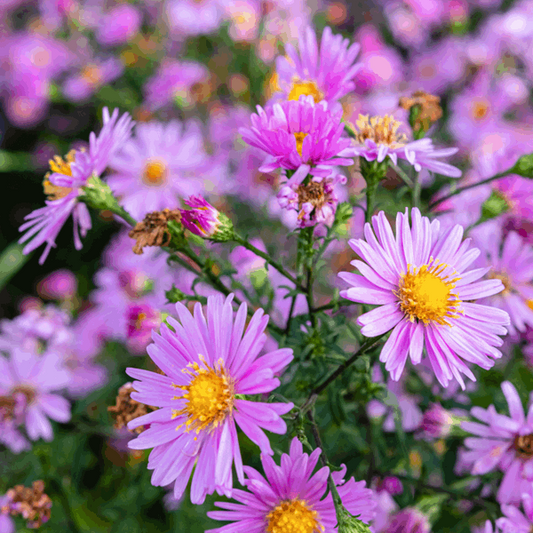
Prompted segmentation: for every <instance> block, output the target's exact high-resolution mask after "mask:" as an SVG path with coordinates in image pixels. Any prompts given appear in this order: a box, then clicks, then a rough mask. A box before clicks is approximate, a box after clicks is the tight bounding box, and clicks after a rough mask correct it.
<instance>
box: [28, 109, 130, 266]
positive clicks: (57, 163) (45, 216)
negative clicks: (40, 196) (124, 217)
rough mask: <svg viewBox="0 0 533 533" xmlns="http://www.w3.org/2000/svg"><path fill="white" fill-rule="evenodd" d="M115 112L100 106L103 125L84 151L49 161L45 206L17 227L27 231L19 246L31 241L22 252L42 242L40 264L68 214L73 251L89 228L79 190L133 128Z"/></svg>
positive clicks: (78, 247) (97, 171) (102, 168)
mask: <svg viewBox="0 0 533 533" xmlns="http://www.w3.org/2000/svg"><path fill="white" fill-rule="evenodd" d="M118 113H119V112H118V109H115V111H114V112H113V114H112V115H109V111H108V109H107V107H104V111H103V122H104V126H103V128H102V130H101V131H100V133H99V134H98V136H96V135H95V134H94V132H92V133H91V135H90V137H89V150H88V151H87V152H84V151H78V150H72V151H71V152H69V154H68V155H67V156H66V157H65V160H63V159H61V157H59V156H56V157H55V158H54V160H53V161H50V170H52V173H51V174H49V175H47V176H45V179H44V183H43V187H44V192H45V194H46V195H47V196H48V200H46V201H45V203H46V206H45V207H41V208H40V209H36V210H35V211H32V212H31V213H30V214H29V215H27V216H26V217H25V220H27V222H25V223H24V224H23V225H22V226H21V227H20V228H19V231H25V230H28V231H27V232H26V233H25V234H24V235H23V236H22V238H21V239H20V240H19V242H20V243H23V242H26V241H28V240H29V239H31V240H30V242H29V243H28V244H27V245H26V246H25V247H24V250H23V253H25V254H28V253H30V252H31V251H33V250H35V248H37V247H39V246H40V245H41V244H44V243H46V247H45V249H44V252H43V253H42V255H41V258H40V259H39V264H41V265H42V264H43V263H44V261H45V259H46V257H47V256H48V254H49V252H50V250H51V249H52V248H54V247H55V246H56V243H55V240H56V237H57V235H58V233H59V232H60V230H61V228H62V227H63V225H64V224H65V222H66V221H67V219H68V218H69V217H70V216H71V215H72V220H73V222H74V246H75V247H76V250H81V248H82V244H81V239H80V235H79V233H81V236H82V237H84V236H85V235H86V234H87V231H88V230H89V229H90V228H91V217H90V215H89V210H88V209H87V206H86V205H85V204H83V203H80V201H79V196H80V195H82V194H83V190H82V187H84V186H85V185H86V184H87V180H88V179H89V178H90V177H91V175H92V174H93V173H95V174H97V175H98V176H99V175H100V174H102V172H103V171H104V170H105V168H106V166H107V163H108V161H109V159H110V158H111V157H112V156H113V154H114V152H115V151H116V150H117V148H118V147H120V146H121V145H122V144H123V143H124V142H125V141H126V139H127V138H128V137H129V135H130V132H131V129H132V127H133V121H132V120H131V118H130V116H129V115H128V114H127V113H124V114H123V115H122V117H120V119H119V118H118ZM78 232H79V233H78Z"/></svg>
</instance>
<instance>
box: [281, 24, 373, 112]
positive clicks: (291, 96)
mask: <svg viewBox="0 0 533 533" xmlns="http://www.w3.org/2000/svg"><path fill="white" fill-rule="evenodd" d="M298 47H299V49H300V53H298V52H297V51H296V49H295V48H294V46H292V44H290V43H288V44H287V45H286V46H285V51H286V53H287V56H286V57H278V58H277V60H276V73H277V83H278V86H279V88H280V90H281V91H282V93H283V97H284V98H286V99H287V100H298V99H299V98H300V96H302V95H306V96H311V97H312V98H313V100H314V101H315V102H316V103H318V102H320V101H322V100H326V102H328V103H329V104H332V103H334V102H337V101H338V100H340V99H341V98H342V97H343V96H346V95H347V94H348V93H350V92H352V91H353V90H354V89H355V83H354V81H353V79H354V77H355V76H356V75H357V73H358V72H359V71H360V70H361V68H362V66H363V65H362V63H356V62H355V58H356V57H357V54H358V53H359V49H360V46H359V44H357V43H355V44H351V45H350V41H349V39H343V37H342V35H333V33H332V31H331V28H329V27H326V28H325V29H324V33H323V34H322V40H321V42H320V48H319V46H318V43H317V38H316V34H315V32H314V31H313V30H312V29H311V28H310V27H307V28H305V30H304V31H302V32H301V33H300V37H299V40H298Z"/></svg>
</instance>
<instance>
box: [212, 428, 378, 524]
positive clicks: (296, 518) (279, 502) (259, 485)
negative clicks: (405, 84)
mask: <svg viewBox="0 0 533 533" xmlns="http://www.w3.org/2000/svg"><path fill="white" fill-rule="evenodd" d="M320 453H321V450H320V448H317V449H316V450H314V451H313V453H312V454H311V455H308V454H306V453H303V448H302V443H301V442H300V441H299V440H298V439H297V438H296V437H295V438H294V439H293V440H292V442H291V447H290V453H289V455H287V454H283V455H282V456H281V465H280V466H278V465H276V463H275V462H274V460H273V459H272V458H271V457H269V456H265V455H262V456H261V462H262V463H263V470H264V471H265V474H266V479H265V478H264V477H263V476H262V475H261V474H260V473H259V472H258V471H257V470H255V469H254V468H252V467H249V466H245V467H244V470H245V472H246V476H247V480H246V487H247V488H248V490H249V491H250V492H246V491H243V490H238V489H234V490H233V495H232V497H233V498H234V499H235V500H237V501H238V502H239V503H231V502H230V503H228V502H216V504H215V505H216V506H217V507H220V508H221V509H226V510H225V511H211V512H209V513H207V515H208V516H209V517H210V518H213V519H214V520H226V521H231V522H233V523H232V524H228V525H226V526H222V527H221V528H218V529H211V530H209V531H207V532H206V533H230V532H233V531H235V532H236V531H247V532H248V533H266V532H269V533H292V532H298V533H315V532H321V533H334V532H336V531H337V528H336V527H335V525H336V524H337V517H336V514H335V505H334V503H333V498H332V496H331V494H330V493H329V494H328V495H327V496H326V497H325V498H324V495H325V494H326V492H327V490H328V476H329V468H328V467H327V466H325V467H323V468H321V469H320V470H319V471H318V472H316V473H315V474H314V475H313V470H314V469H315V466H316V464H317V462H318V459H319V456H320ZM345 473H346V467H345V466H344V465H342V470H341V471H339V472H334V473H333V474H332V475H333V479H334V481H335V484H336V485H337V486H338V491H339V495H340V497H341V500H342V503H343V505H344V507H346V509H347V510H348V511H349V512H350V513H351V514H352V515H354V516H358V518H359V519H360V520H362V521H363V522H365V523H367V524H368V523H369V522H370V521H371V520H372V519H373V518H374V515H375V511H374V510H375V508H376V501H375V499H374V493H373V492H372V490H370V489H367V488H365V485H366V482H365V481H357V482H356V481H355V480H354V478H351V479H350V480H349V481H348V482H346V483H344V480H343V477H344V474H345Z"/></svg>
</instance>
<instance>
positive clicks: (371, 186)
mask: <svg viewBox="0 0 533 533" xmlns="http://www.w3.org/2000/svg"><path fill="white" fill-rule="evenodd" d="M378 181H379V180H377V179H375V178H374V177H370V178H368V179H367V182H366V212H365V222H370V221H371V219H372V214H373V212H374V203H375V200H376V191H377V189H378Z"/></svg>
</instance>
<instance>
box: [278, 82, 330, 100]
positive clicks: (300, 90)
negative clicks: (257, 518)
mask: <svg viewBox="0 0 533 533" xmlns="http://www.w3.org/2000/svg"><path fill="white" fill-rule="evenodd" d="M302 95H305V96H312V97H313V100H314V101H315V104H318V102H321V101H322V100H324V93H323V92H322V91H321V90H320V89H319V88H318V86H317V84H316V82H314V81H302V80H300V79H298V78H294V79H293V81H292V85H291V90H290V91H289V96H288V97H287V98H288V100H296V101H298V100H299V99H300V96H302Z"/></svg>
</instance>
